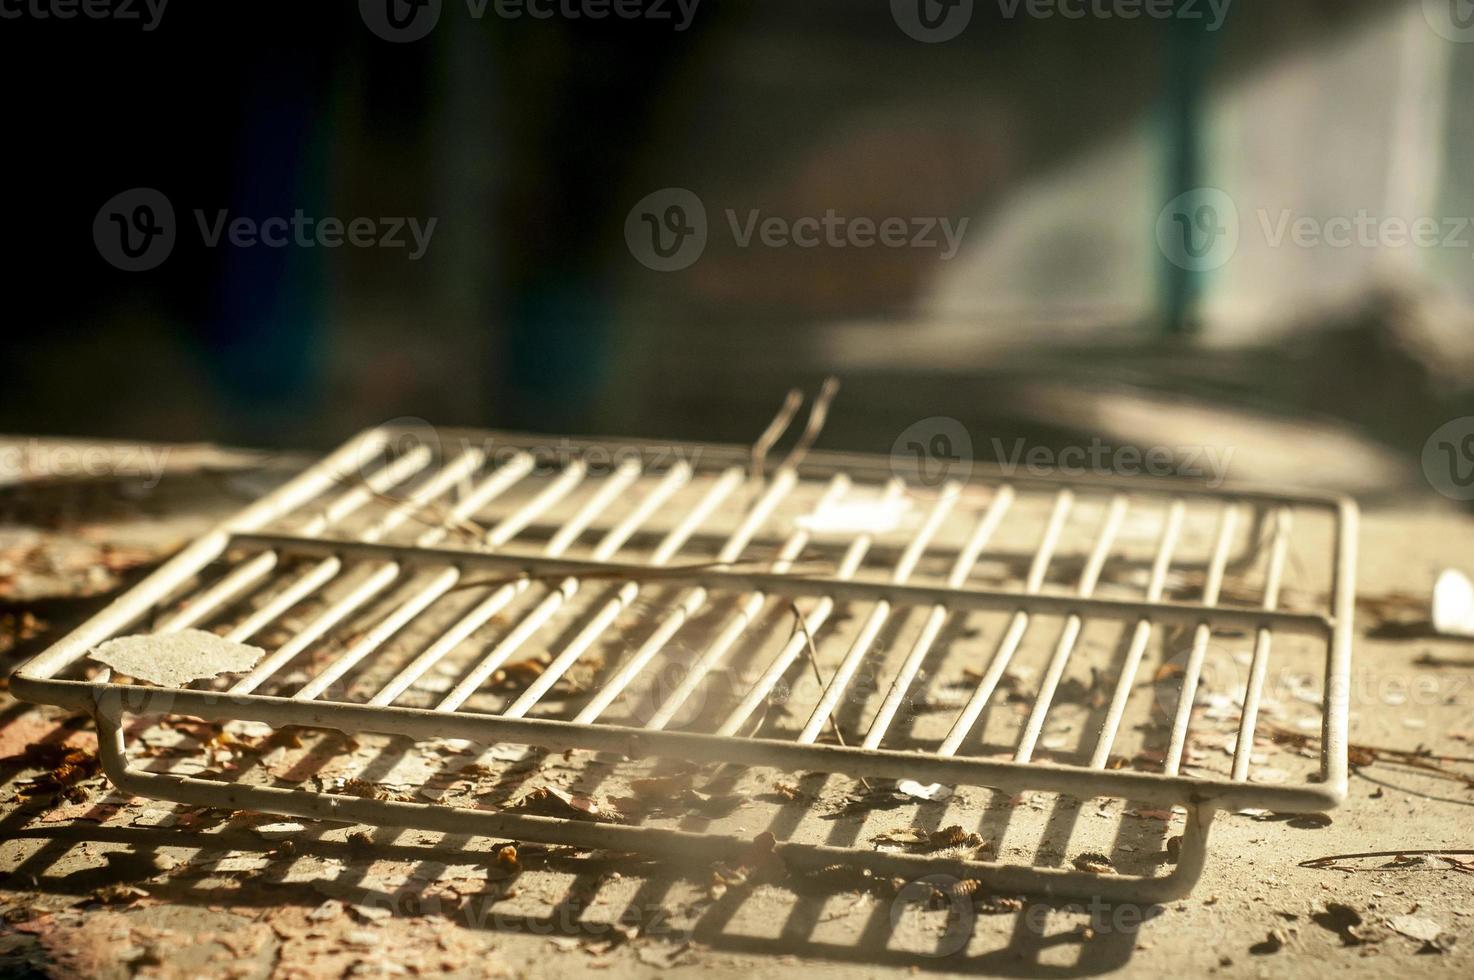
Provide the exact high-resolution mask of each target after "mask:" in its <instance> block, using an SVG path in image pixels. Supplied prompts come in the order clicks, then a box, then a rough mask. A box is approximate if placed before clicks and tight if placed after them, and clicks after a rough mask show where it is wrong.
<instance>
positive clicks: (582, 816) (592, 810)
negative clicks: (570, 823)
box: [512, 786, 625, 823]
mask: <svg viewBox="0 0 1474 980" xmlns="http://www.w3.org/2000/svg"><path fill="white" fill-rule="evenodd" d="M512 809H514V810H528V811H530V812H532V813H535V814H538V815H540V816H545V817H564V818H571V819H574V820H593V821H605V822H607V823H623V822H624V821H625V815H624V814H623V813H621V812H620V811H619V810H618V809H617V808H616V807H615V806H614V804H612V803H610V802H608V801H600V800H598V799H595V798H594V797H592V796H583V795H580V794H577V793H569V792H567V791H565V790H561V789H558V788H557V787H556V786H540V787H538V788H537V789H534V790H533V791H532V792H530V793H528V794H527V795H526V796H523V797H522V798H521V799H520V800H518V801H517V802H516V803H515V804H514V805H513V806H512Z"/></svg>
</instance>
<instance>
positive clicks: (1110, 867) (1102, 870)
mask: <svg viewBox="0 0 1474 980" xmlns="http://www.w3.org/2000/svg"><path fill="white" fill-rule="evenodd" d="M1074 864H1075V869H1076V870H1077V871H1086V872H1089V873H1090V874H1093V875H1113V874H1115V873H1116V866H1115V865H1114V864H1112V863H1111V859H1110V858H1108V857H1106V856H1105V855H1104V854H1098V853H1095V852H1089V853H1086V854H1080V855H1077V856H1076V857H1075V861H1074Z"/></svg>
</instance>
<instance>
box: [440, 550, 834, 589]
mask: <svg viewBox="0 0 1474 980" xmlns="http://www.w3.org/2000/svg"><path fill="white" fill-rule="evenodd" d="M766 564H768V560H767V559H756V558H753V559H747V560H745V561H703V562H696V563H694V564H690V565H661V566H659V567H650V568H636V567H624V568H608V567H606V566H603V565H589V566H588V567H586V568H580V567H577V566H575V567H573V568H565V569H563V570H562V571H558V572H536V573H533V572H518V573H517V574H516V575H502V576H498V577H496V578H473V579H467V580H466V581H464V582H460V583H457V584H456V585H454V586H452V587H451V588H450V589H448V590H446V591H448V592H459V591H461V590H463V589H480V588H495V587H498V586H503V585H516V584H517V583H518V582H561V581H563V580H564V579H566V578H576V579H580V580H583V581H590V580H595V579H618V580H621V581H630V582H646V581H650V580H653V579H664V578H674V579H679V578H685V577H686V576H688V575H690V574H691V573H692V572H703V571H709V570H712V569H717V568H726V569H733V568H740V567H742V566H746V565H766ZM805 565H806V566H807V565H823V566H825V568H827V567H828V563H827V562H806V563H805Z"/></svg>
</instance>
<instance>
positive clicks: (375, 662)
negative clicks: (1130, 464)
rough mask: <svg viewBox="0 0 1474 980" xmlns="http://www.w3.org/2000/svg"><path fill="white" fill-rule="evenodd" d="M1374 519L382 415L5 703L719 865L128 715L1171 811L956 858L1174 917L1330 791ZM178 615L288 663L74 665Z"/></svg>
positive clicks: (298, 795)
mask: <svg viewBox="0 0 1474 980" xmlns="http://www.w3.org/2000/svg"><path fill="white" fill-rule="evenodd" d="M792 414H793V412H792V411H790V412H789V413H788V419H785V420H784V421H785V423H786V422H787V421H789V420H791V417H792ZM820 422H821V423H822V418H821V419H820ZM812 428H813V427H812V426H811V429H812ZM771 434H772V433H770V434H769V435H771ZM814 434H816V430H815V433H814ZM804 438H806V439H809V438H811V434H810V433H806V435H805V437H804ZM765 441H766V443H771V441H772V440H771V439H768V438H767V437H766V436H765ZM802 441H803V440H802V439H801V443H802ZM1355 527H1356V510H1355V506H1354V505H1353V504H1352V503H1350V502H1348V501H1346V500H1343V499H1337V498H1328V497H1314V496H1296V495H1285V494H1275V493H1265V492H1255V491H1246V490H1234V491H1233V492H1231V493H1214V492H1209V491H1204V490H1196V489H1185V488H1183V487H1182V486H1179V485H1177V484H1169V485H1164V484H1159V483H1156V482H1153V481H1149V480H1119V479H1066V478H1063V477H1048V478H1042V477H1030V478H1007V477H1005V476H1004V475H1003V474H1001V473H999V472H997V471H993V470H989V471H986V472H985V471H983V470H982V469H981V468H978V469H977V471H976V472H974V474H973V475H972V478H971V479H969V480H966V481H960V480H959V481H950V482H944V483H941V484H940V485H938V486H936V487H928V486H927V485H926V481H924V480H923V479H922V474H920V473H918V472H913V471H909V470H907V469H905V468H904V467H903V466H902V465H901V464H899V463H897V462H895V461H893V460H889V459H884V458H877V457H863V456H853V455H839V454H828V453H817V452H816V453H808V452H807V447H806V446H802V451H800V452H796V453H794V454H792V455H791V456H790V457H789V459H788V460H786V461H785V462H784V463H783V464H781V465H780V466H778V467H777V468H776V469H775V470H774V471H773V472H771V473H769V474H761V473H760V472H757V471H756V470H755V467H754V464H753V461H752V454H751V453H750V452H749V451H747V450H741V449H735V448H728V447H716V446H702V445H694V444H690V445H685V444H675V445H668V444H665V445H657V444H653V443H644V442H623V443H620V444H618V445H612V444H604V443H599V442H594V441H582V440H566V439H565V440H557V441H556V442H555V443H554V442H550V441H549V440H548V439H547V438H546V437H534V436H523V435H514V434H504V433H489V432H475V431H460V430H440V431H437V432H433V433H431V432H421V431H416V430H413V429H376V430H372V431H370V432H367V433H364V434H363V435H361V436H359V437H358V438H356V439H354V440H353V441H352V442H351V443H349V444H348V445H346V446H344V447H343V448H341V449H339V450H338V451H337V452H335V453H334V454H332V455H331V456H330V457H328V458H327V459H325V460H323V461H322V462H321V463H319V464H317V465H315V466H314V467H313V468H311V469H310V470H308V471H307V472H305V473H304V474H302V475H301V476H300V477H298V478H297V479H295V480H294V481H293V482H291V483H290V484H288V485H286V486H284V487H283V488H281V489H279V490H277V491H276V492H274V493H273V494H271V495H270V496H269V497H267V498H265V499H263V500H261V501H260V502H258V503H256V504H255V505H253V506H251V507H249V508H247V509H246V510H245V511H243V512H242V513H241V514H239V515H238V516H237V517H236V518H234V519H233V520H231V521H230V522H228V523H227V524H226V525H225V526H223V527H222V528H220V529H218V530H217V531H215V532H213V533H211V534H210V535H208V536H206V537H205V538H203V539H201V540H199V541H198V542H196V543H194V544H193V545H192V546H191V547H189V548H188V549H187V550H185V551H184V552H182V553H181V554H180V555H178V556H177V557H176V558H174V559H173V560H172V561H170V562H169V563H168V564H167V565H165V566H164V567H162V568H161V569H159V570H158V571H157V572H155V573H154V574H153V575H151V576H150V577H149V578H148V579H147V580H146V581H144V582H142V583H141V584H139V585H138V586H137V587H135V588H134V589H132V590H131V591H130V592H128V593H127V594H126V595H124V596H123V597H121V598H120V599H118V600H117V601H116V602H114V603H113V604H112V605H111V606H109V607H108V608H106V609H105V610H103V611H102V612H101V613H99V614H98V615H97V616H96V617H94V618H93V619H92V620H91V621H89V622H88V623H86V624H84V625H83V626H82V627H80V628H79V629H78V630H76V631H75V632H74V633H73V634H71V635H70V636H68V637H66V638H65V639H64V640H62V641H61V642H59V643H58V644H57V645H56V646H54V647H53V648H52V649H50V650H48V651H47V652H45V653H44V654H42V655H40V656H39V657H37V658H36V659H35V660H33V661H32V662H30V663H29V664H27V665H26V666H25V667H24V668H23V669H22V670H21V671H19V672H18V674H17V675H16V677H15V679H14V681H13V690H14V691H15V692H16V693H17V694H19V695H21V696H23V697H26V698H29V699H33V700H39V701H47V702H51V703H56V704H60V705H65V706H68V707H73V708H77V709H82V710H87V711H90V712H92V713H94V714H95V715H96V716H97V718H98V722H99V730H100V731H102V732H103V733H104V736H103V738H102V739H101V741H102V745H103V755H104V763H105V767H106V769H107V771H108V774H109V775H110V777H111V778H112V779H113V780H114V781H115V782H116V783H118V784H119V785H120V786H121V787H122V788H124V789H127V790H131V791H133V792H136V793H139V794H141V795H151V796H156V797H161V798H166V799H173V800H178V801H181V802H187V803H195V804H201V805H218V806H230V807H236V808H252V809H260V810H265V811H270V812H279V813H286V814H293V815H300V816H309V817H322V818H330V819H339V820H351V821H356V822H365V823H377V824H385V825H394V826H417V827H421V828H424V829H430V830H441V831H447V832H456V833H470V832H475V833H482V834H492V835H505V836H509V837H515V838H518V839H524V840H538V841H544V842H548V843H564V844H575V845H580V846H587V847H602V848H619V849H628V850H657V851H660V852H662V853H668V854H686V855H690V856H693V857H699V858H702V859H711V858H714V857H719V856H721V855H723V854H729V853H731V851H732V850H733V849H734V848H740V847H741V846H743V845H744V844H746V843H747V842H746V841H745V840H743V839H741V838H740V837H738V836H733V835H722V834H715V833H697V832H691V831H686V830H681V829H671V828H660V827H653V826H623V825H610V824H596V823H588V822H580V821H574V820H564V819H559V818H555V817H543V816H534V815H530V814H523V813H516V812H498V811H487V810H467V809H457V808H454V807H445V806H432V805H425V804H419V803H405V802H392V801H383V800H373V799H358V798H354V797H345V796H340V795H330V794H315V793H308V792H302V791H293V790H285V789H279V788H275V787H263V786H246V785H240V784H235V783H223V782H217V781H213V780H207V779H198V778H192V777H187V776H178V775H172V774H166V773H156V772H146V771H143V770H142V769H138V768H134V767H132V766H130V764H129V762H128V760H127V758H126V755H125V746H124V739H123V728H122V718H123V715H124V713H125V712H133V711H138V712H159V711H169V712H175V713H183V714H189V715H194V716H199V717H203V718H206V719H209V720H217V721H218V720H228V719H249V720H255V721H260V722H264V723H267V724H269V725H276V726H280V725H300V726H316V727H327V728H334V729H340V730H343V731H348V732H358V731H368V732H379V733H387V734H397V735H404V736H409V737H412V738H418V739H428V738H436V737H455V738H464V739H472V740H476V741H479V742H482V743H490V742H511V743H520V744H525V745H530V746H537V747H540V748H544V749H550V750H567V749H579V750H591V751H595V752H612V753H620V754H622V755H624V756H659V757H674V758H678V759H682V760H688V761H693V762H721V763H735V764H740V765H746V766H765V767H775V768H777V769H780V770H784V771H789V772H794V771H817V772H825V773H833V774H840V775H843V776H849V777H872V778H885V779H911V780H917V781H920V782H922V783H930V782H938V783H942V784H946V785H949V786H964V785H965V786H985V787H990V788H994V789H998V790H1002V791H1005V792H1020V791H1025V790H1037V791H1045V792H1053V793H1060V794H1069V795H1072V796H1075V797H1078V798H1082V799H1083V798H1088V797H1096V796H1109V797H1120V798H1124V799H1130V800H1135V801H1143V802H1146V803H1151V804H1157V805H1161V806H1173V805H1181V806H1184V807H1186V808H1187V814H1188V828H1187V831H1186V834H1185V840H1184V846H1183V850H1182V856H1181V859H1180V861H1179V863H1178V865H1177V870H1176V871H1175V872H1174V873H1173V874H1171V875H1168V876H1166V877H1155V878H1152V877H1133V876H1124V875H1122V876H1112V877H1109V878H1102V877H1098V876H1094V875H1086V874H1081V873H1079V872H1074V871H1069V870H1060V869H1052V868H1028V867H1010V866H1008V865H1006V864H988V865H980V866H977V867H972V866H970V870H969V872H968V873H969V874H972V875H974V876H980V877H983V878H984V880H985V883H989V884H991V885H993V886H994V887H997V888H1013V889H1019V890H1032V891H1045V892H1052V893H1057V894H1090V895H1101V896H1104V897H1108V898H1109V897H1123V898H1124V897H1131V898H1138V899H1139V898H1142V897H1156V898H1162V897H1166V896H1169V895H1173V894H1180V893H1181V892H1183V891H1185V890H1186V889H1188V888H1190V887H1191V885H1192V883H1193V881H1194V880H1195V879H1196V877H1197V874H1198V872H1199V871H1200V870H1201V867H1202V861H1203V854H1204V846H1205V842H1206V836H1207V830H1208V823H1209V821H1210V819H1211V816H1212V813H1213V812H1214V811H1215V810H1217V809H1224V808H1239V807H1265V808H1272V809H1276V810H1281V811H1311V810H1322V809H1327V808H1329V807H1331V806H1334V805H1335V804H1336V803H1337V802H1338V801H1339V800H1340V799H1341V798H1342V796H1343V795H1344V793H1345V788H1346V779H1347V768H1346V767H1347V756H1346V725H1347V699H1348V671H1349V662H1350V623H1351V612H1352V607H1353V602H1354V596H1353V589H1354V563H1355ZM800 620H801V623H800ZM186 627H200V628H206V629H212V630H214V631H216V632H218V633H221V634H222V635H224V636H227V637H229V638H230V639H234V640H240V641H250V642H252V643H255V644H257V645H259V646H263V647H265V648H266V649H267V651H268V652H267V655H266V657H265V658H264V659H263V660H262V661H261V662H260V663H259V664H258V666H257V667H256V668H255V669H254V670H252V671H251V672H250V673H248V674H245V675H243V676H238V677H234V678H226V679H225V680H220V681H213V682H212V681H201V682H197V683H196V684H194V685H192V686H191V687H190V688H188V689H181V690H170V691H163V690H160V689H158V688H152V687H145V686H142V685H137V684H132V683H126V682H122V681H118V680H113V679H111V678H109V677H108V676H107V675H106V674H98V673H97V669H98V665H97V664H95V663H91V662H90V661H87V660H86V659H85V655H86V653H87V652H88V651H89V650H90V649H92V648H94V647H95V646H97V645H98V644H99V643H100V642H102V641H103V640H106V639H108V638H110V637H113V636H116V635H120V634H125V633H130V632H140V631H168V630H178V629H183V628H186ZM534 657H536V658H538V659H537V661H536V668H535V669H534V670H533V671H531V672H530V677H529V678H528V679H527V680H526V682H525V683H521V684H516V683H509V677H510V676H511V675H513V674H515V673H516V672H517V668H519V666H522V665H525V664H526V663H528V661H529V660H530V659H531V658H534ZM1297 657H1298V658H1301V659H1306V658H1308V660H1307V662H1311V663H1314V664H1315V665H1316V668H1315V669H1316V671H1317V672H1318V674H1319V677H1320V678H1321V683H1320V685H1319V688H1318V689H1311V690H1312V695H1313V696H1309V697H1307V696H1306V691H1305V689H1301V690H1299V691H1298V692H1297V697H1298V698H1299V701H1300V702H1302V703H1306V704H1308V703H1309V702H1312V701H1313V702H1315V703H1314V705H1313V706H1311V707H1313V709H1314V710H1315V711H1317V712H1318V713H1319V715H1320V718H1319V719H1318V727H1319V732H1318V736H1319V754H1318V758H1313V759H1306V760H1305V762H1304V768H1303V770H1302V771H1298V772H1287V771H1283V770H1276V771H1275V772H1274V774H1273V778H1272V779H1270V778H1268V777H1267V776H1266V774H1265V773H1264V772H1262V771H1261V768H1260V767H1257V765H1256V755H1255V752H1254V745H1255V741H1254V735H1255V732H1256V729H1257V728H1258V726H1259V725H1260V718H1259V713H1260V705H1261V700H1262V697H1263V692H1264V690H1265V683H1266V677H1267V676H1268V669H1269V664H1270V661H1271V659H1272V658H1273V659H1279V658H1297ZM1225 664H1226V665H1227V667H1226V668H1225V667H1224V665H1225ZM1222 669H1227V670H1229V671H1238V672H1239V674H1241V675H1242V676H1241V677H1237V678H1236V683H1234V684H1231V685H1230V686H1231V687H1233V688H1234V690H1235V691H1236V692H1237V694H1236V696H1235V697H1234V698H1233V699H1232V704H1231V705H1230V710H1232V711H1234V712H1237V715H1238V726H1237V729H1238V737H1237V739H1236V741H1235V742H1234V743H1233V744H1231V745H1228V746H1226V747H1225V749H1224V752H1223V758H1222V759H1221V760H1217V759H1204V758H1195V757H1194V754H1193V751H1192V748H1191V745H1192V743H1191V739H1190V738H1189V735H1190V733H1191V732H1192V730H1193V726H1194V724H1195V720H1194V719H1195V714H1194V706H1195V702H1196V701H1199V700H1201V699H1200V698H1199V695H1200V694H1202V693H1203V691H1202V689H1203V688H1204V685H1205V680H1204V677H1205V672H1207V673H1212V672H1214V671H1218V670H1222ZM1213 680H1214V686H1217V687H1221V686H1222V685H1221V681H1222V680H1223V678H1222V677H1220V676H1217V675H1215V676H1214V678H1213ZM1230 680H1235V678H1230ZM1219 707H1220V708H1221V707H1222V706H1221V705H1220V706H1219ZM1308 725H1309V723H1308V722H1304V721H1302V725H1301V728H1302V730H1304V729H1305V728H1308ZM1297 758H1298V757H1297ZM780 848H781V850H782V853H783V856H784V857H785V859H786V860H788V861H789V863H790V864H791V865H799V866H802V865H805V864H807V865H810V866H822V865H826V864H831V863H836V862H846V863H850V864H859V865H865V866H868V867H872V868H873V869H875V870H876V871H877V872H880V873H886V874H902V875H913V874H925V873H932V872H935V871H936V870H938V869H939V868H941V867H944V866H946V867H953V868H955V866H956V864H957V862H956V861H955V860H954V859H947V858H937V857H928V856H925V855H909V854H897V853H889V852H877V851H871V850H865V849H862V848H858V847H834V846H828V845H819V844H801V843H786V844H782V845H780Z"/></svg>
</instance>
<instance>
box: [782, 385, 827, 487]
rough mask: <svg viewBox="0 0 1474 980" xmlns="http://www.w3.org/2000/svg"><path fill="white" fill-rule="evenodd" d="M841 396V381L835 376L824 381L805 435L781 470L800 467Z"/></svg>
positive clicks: (786, 458) (785, 460) (815, 398)
mask: <svg viewBox="0 0 1474 980" xmlns="http://www.w3.org/2000/svg"><path fill="white" fill-rule="evenodd" d="M837 394H839V379H838V378H836V377H835V376H834V375H832V374H831V375H830V376H829V377H827V378H825V379H824V384H823V386H822V387H820V389H819V394H817V395H816V396H814V404H813V405H812V406H811V407H810V408H809V421H808V423H807V424H806V425H805V426H804V431H803V434H802V435H800V436H799V437H798V442H796V443H794V446H793V448H792V449H790V450H789V451H788V455H787V456H786V457H784V459H783V463H782V466H781V467H780V468H783V469H787V468H789V467H795V466H798V464H799V463H802V462H803V460H804V457H805V456H807V455H808V454H809V450H810V449H812V448H813V447H814V443H815V442H817V441H818V439H819V434H820V433H821V432H823V431H824V423H825V422H827V421H828V420H829V403H830V402H832V401H834V396H835V395H837Z"/></svg>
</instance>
